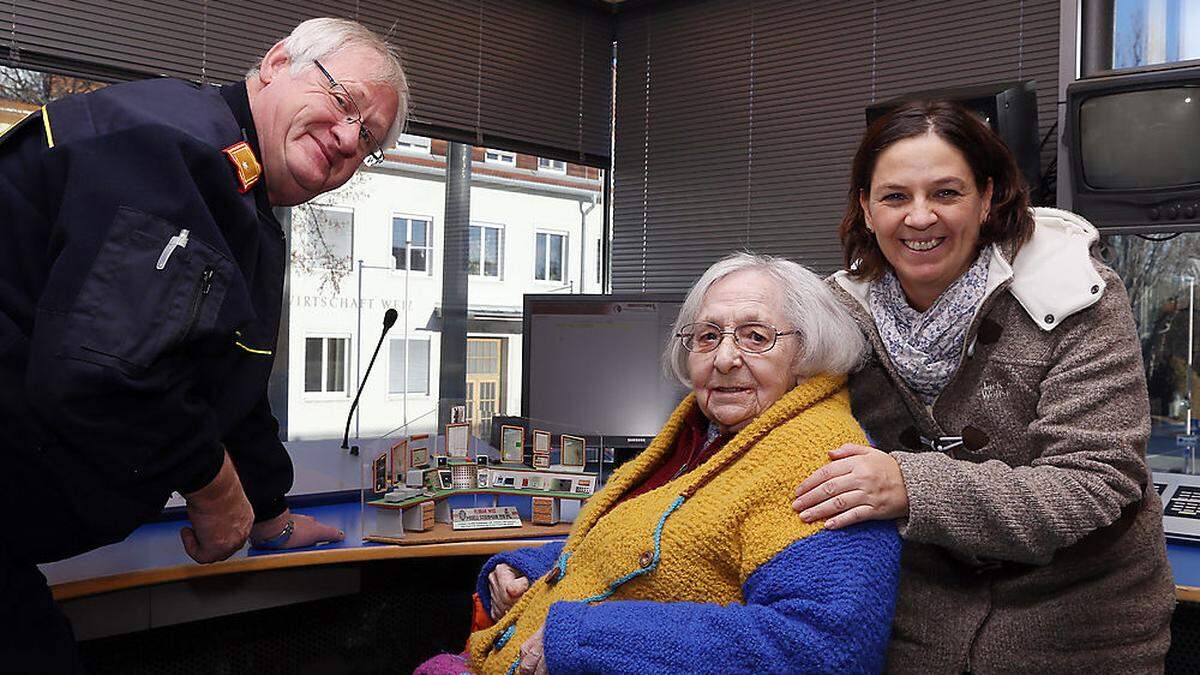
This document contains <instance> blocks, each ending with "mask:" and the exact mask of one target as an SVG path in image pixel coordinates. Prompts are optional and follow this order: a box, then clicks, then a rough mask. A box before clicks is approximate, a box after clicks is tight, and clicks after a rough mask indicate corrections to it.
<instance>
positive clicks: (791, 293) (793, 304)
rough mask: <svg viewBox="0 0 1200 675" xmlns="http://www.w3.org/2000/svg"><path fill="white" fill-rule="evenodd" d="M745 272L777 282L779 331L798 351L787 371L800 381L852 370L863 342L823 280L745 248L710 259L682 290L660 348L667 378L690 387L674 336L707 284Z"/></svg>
mask: <svg viewBox="0 0 1200 675" xmlns="http://www.w3.org/2000/svg"><path fill="white" fill-rule="evenodd" d="M745 270H757V271H761V272H765V273H766V274H767V275H768V276H769V277H770V278H771V279H773V280H774V281H775V283H777V284H778V285H779V290H780V291H781V292H782V294H783V307H782V309H783V315H784V316H785V317H786V320H787V322H788V323H789V324H790V326H780V327H779V329H780V330H797V331H799V334H798V335H797V338H798V339H799V341H800V349H799V351H798V353H797V355H796V359H795V360H794V361H793V362H792V374H793V375H795V376H797V377H799V378H801V379H803V378H806V377H811V376H813V375H816V374H818V373H829V374H833V375H841V374H844V373H849V372H851V371H853V370H855V369H856V368H858V366H859V365H860V364H861V363H862V359H863V354H864V353H865V351H866V341H865V340H864V338H863V335H862V332H861V331H860V330H859V328H858V324H856V323H855V322H854V318H853V317H851V316H850V312H849V311H847V310H846V308H845V307H843V306H842V304H841V303H840V302H838V300H837V298H835V297H834V296H833V291H832V290H830V289H829V287H828V286H826V285H825V282H823V281H821V278H820V277H818V276H817V275H816V274H813V273H812V272H811V271H809V270H808V268H806V267H804V266H803V265H800V264H798V263H795V262H792V261H791V260H787V259H785V258H775V257H772V256H768V255H759V254H756V253H751V252H749V251H746V252H738V253H734V254H732V255H729V256H727V257H725V258H723V259H721V260H718V261H717V262H716V263H713V266H712V267H709V268H708V270H707V271H706V272H705V273H704V274H703V275H702V276H701V277H700V279H699V280H698V281H697V282H696V284H695V285H694V286H692V289H691V290H690V291H688V294H687V298H686V299H685V300H684V301H683V306H682V307H680V309H679V317H678V318H677V319H675V326H674V327H673V329H672V330H671V337H670V338H668V340H667V345H666V349H665V350H664V351H663V356H662V365H663V371H664V372H665V373H666V374H667V376H668V377H670V376H674V377H675V378H676V379H678V380H679V381H680V382H682V383H683V385H684V386H686V387H691V386H692V382H691V379H690V378H689V376H688V351H687V350H686V349H684V348H683V344H682V343H681V342H680V340H679V338H677V337H675V334H677V333H679V332H680V331H681V330H682V328H683V327H684V326H686V325H688V324H689V323H695V321H696V319H697V317H698V316H699V315H700V309H701V307H702V306H703V304H704V296H705V294H706V293H708V289H710V288H712V286H713V284H715V283H717V282H718V281H720V280H721V279H724V278H725V277H727V276H729V275H730V274H733V273H735V272H742V271H745Z"/></svg>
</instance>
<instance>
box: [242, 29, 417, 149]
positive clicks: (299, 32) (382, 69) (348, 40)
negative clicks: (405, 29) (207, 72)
mask: <svg viewBox="0 0 1200 675" xmlns="http://www.w3.org/2000/svg"><path fill="white" fill-rule="evenodd" d="M283 49H284V51H285V52H287V55H288V57H289V59H290V60H291V66H290V69H291V72H292V74H293V75H295V74H297V73H299V72H300V71H302V70H304V69H306V68H311V67H312V65H313V61H316V60H318V59H324V58H328V57H330V56H332V55H334V54H337V53H338V52H342V51H345V50H347V49H366V50H368V51H371V52H374V53H375V54H376V55H377V56H378V57H379V66H378V68H376V69H375V70H374V71H373V72H371V73H368V74H367V76H366V81H368V82H379V83H382V84H386V85H388V86H390V87H391V88H392V89H394V90H395V91H396V98H397V101H398V103H397V105H396V118H395V120H393V121H392V126H391V127H389V128H388V130H387V134H386V135H385V136H384V138H383V139H381V142H382V143H383V147H384V148H385V149H386V148H390V147H391V146H393V145H395V143H396V139H398V138H400V133H401V132H402V131H404V120H405V118H407V117H408V78H407V77H405V75H404V67H403V66H402V65H401V64H400V55H399V54H398V53H397V52H396V50H395V48H393V47H392V46H391V45H390V44H388V43H387V41H386V40H384V39H383V38H381V37H379V36H378V35H376V34H375V33H374V32H373V31H371V29H369V28H367V27H366V26H364V25H362V24H361V23H358V22H356V21H350V20H349V19H332V18H320V19H309V20H308V21H305V22H303V23H301V24H300V25H298V26H296V28H295V29H293V30H292V34H291V35H289V36H287V37H286V38H284V39H283ZM257 74H258V65H255V66H254V67H253V68H251V69H250V70H249V71H247V72H246V77H253V76H255V75H257Z"/></svg>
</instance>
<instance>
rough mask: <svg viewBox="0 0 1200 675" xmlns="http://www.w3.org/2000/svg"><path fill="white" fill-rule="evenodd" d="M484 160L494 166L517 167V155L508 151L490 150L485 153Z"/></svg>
mask: <svg viewBox="0 0 1200 675" xmlns="http://www.w3.org/2000/svg"><path fill="white" fill-rule="evenodd" d="M483 159H484V161H486V162H492V163H493V164H507V165H508V166H516V165H517V153H515V152H508V151H507V150H493V149H491V148H488V149H486V150H484V151H483Z"/></svg>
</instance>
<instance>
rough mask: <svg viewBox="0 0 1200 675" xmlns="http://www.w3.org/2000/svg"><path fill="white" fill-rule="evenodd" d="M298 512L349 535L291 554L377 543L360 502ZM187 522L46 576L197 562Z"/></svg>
mask: <svg viewBox="0 0 1200 675" xmlns="http://www.w3.org/2000/svg"><path fill="white" fill-rule="evenodd" d="M296 513H303V514H306V515H310V516H312V517H314V518H316V519H317V520H320V521H321V522H322V523H325V524H327V525H332V526H334V527H336V528H338V529H340V530H342V531H343V532H345V533H346V538H345V540H343V541H339V542H334V543H330V544H323V545H320V546H312V547H309V548H302V549H292V550H290V551H289V553H294V552H304V551H325V550H337V549H351V548H354V549H357V548H363V547H370V546H376V544H371V543H367V542H363V541H362V505H361V504H360V503H359V502H345V503H340V504H328V505H325V506H313V507H309V508H298V509H296ZM187 524H188V523H187V521H186V520H170V521H164V522H158V523H150V524H148V525H143V526H141V527H139V528H138V529H137V530H135V531H134V532H133V534H131V535H129V538H128V539H126V540H125V541H122V542H119V543H116V544H110V545H109V546H105V547H102V548H98V549H96V550H94V551H89V552H87V553H84V554H82V555H77V556H75V557H74V558H68V559H67V560H62V561H59V562H55V563H49V564H46V565H41V566H40V567H41V570H42V573H43V574H45V575H46V580H47V581H48V582H49V583H50V585H51V586H54V585H57V584H63V583H67V582H72V581H79V580H82V579H92V578H96V577H106V576H111V575H114V574H123V573H127V572H134V571H139V570H146V569H153V568H162V567H174V566H178V565H187V564H195V563H194V562H193V561H192V559H191V558H189V557H188V555H187V553H186V552H184V550H183V543H182V542H181V541H180V539H179V530H180V529H181V528H182V527H183V526H185V525H187ZM276 554H277V552H274V551H255V550H251V549H249V547H246V548H243V549H242V550H241V551H238V552H237V553H235V554H234V555H233V556H232V557H231V558H230V560H233V561H236V560H242V559H246V558H253V557H257V556H265V555H276Z"/></svg>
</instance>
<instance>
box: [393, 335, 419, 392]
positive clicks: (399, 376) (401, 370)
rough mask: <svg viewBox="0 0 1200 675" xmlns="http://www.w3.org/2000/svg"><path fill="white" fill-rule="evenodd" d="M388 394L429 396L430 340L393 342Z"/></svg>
mask: <svg viewBox="0 0 1200 675" xmlns="http://www.w3.org/2000/svg"><path fill="white" fill-rule="evenodd" d="M388 393H389V394H420V395H422V396H427V395H428V394H429V340H413V339H411V338H410V339H409V340H408V342H407V345H406V343H405V341H404V340H403V339H400V340H392V341H391V344H390V354H389V358H388Z"/></svg>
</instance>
